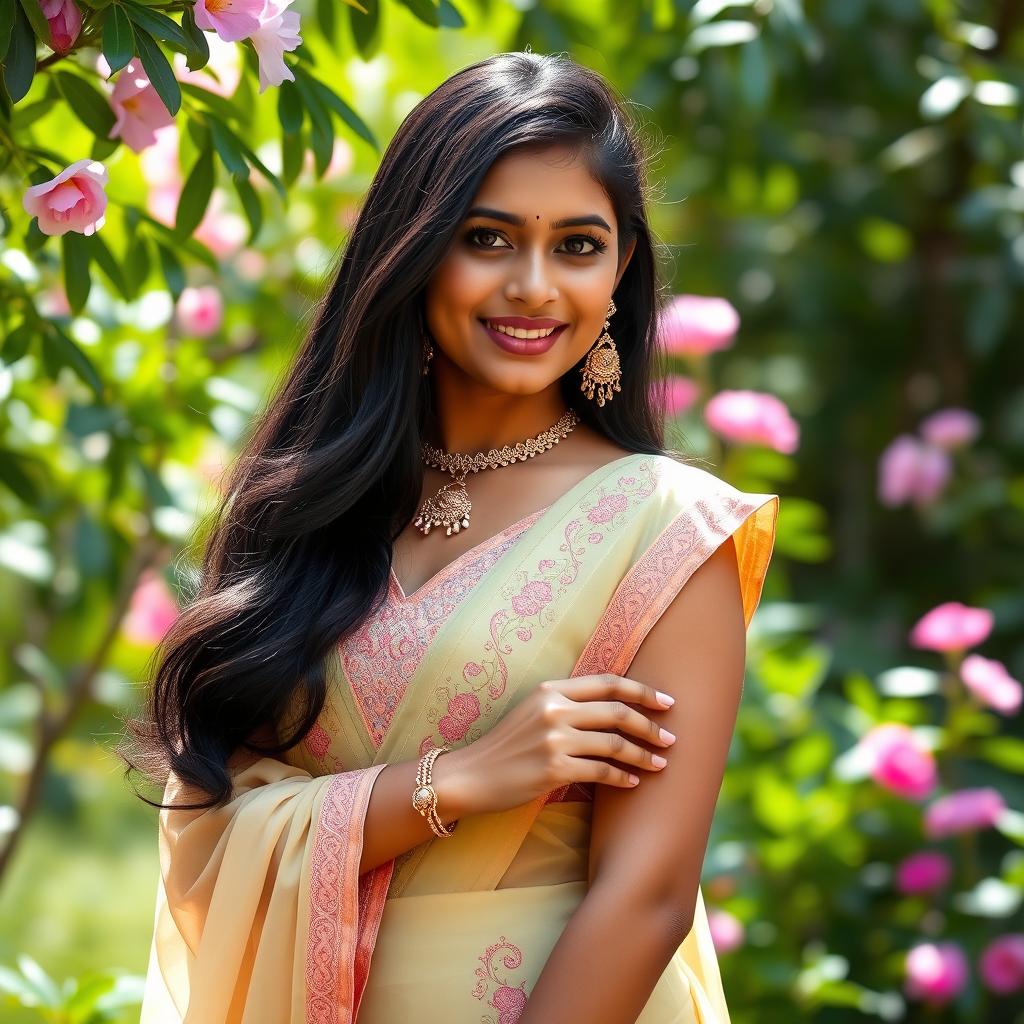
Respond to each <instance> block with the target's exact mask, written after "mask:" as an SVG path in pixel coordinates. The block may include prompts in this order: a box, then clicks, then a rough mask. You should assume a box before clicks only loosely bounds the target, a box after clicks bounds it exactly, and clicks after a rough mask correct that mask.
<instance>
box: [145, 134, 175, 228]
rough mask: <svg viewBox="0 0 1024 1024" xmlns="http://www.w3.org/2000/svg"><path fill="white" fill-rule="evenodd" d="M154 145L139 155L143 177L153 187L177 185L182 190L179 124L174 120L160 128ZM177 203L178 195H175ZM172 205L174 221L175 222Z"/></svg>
mask: <svg viewBox="0 0 1024 1024" xmlns="http://www.w3.org/2000/svg"><path fill="white" fill-rule="evenodd" d="M155 135H156V139H155V140H154V142H153V145H151V146H147V147H146V149H144V150H143V151H142V153H141V154H140V155H139V166H140V168H141V170H142V177H143V180H144V181H145V182H146V184H147V185H148V186H149V187H150V188H151V189H154V188H160V187H162V186H167V185H170V186H175V187H176V190H177V191H181V185H182V177H181V165H180V162H179V160H178V126H177V125H176V124H175V123H174V122H173V121H172V122H171V124H169V125H167V127H166V128H158V129H157V130H156V132H155ZM175 203H177V197H176V196H175ZM173 209H174V208H173V207H172V223H173Z"/></svg>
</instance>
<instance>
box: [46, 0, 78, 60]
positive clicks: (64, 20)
mask: <svg viewBox="0 0 1024 1024" xmlns="http://www.w3.org/2000/svg"><path fill="white" fill-rule="evenodd" d="M39 6H40V8H41V9H42V12H43V16H44V17H45V18H46V20H47V22H49V25H50V39H51V42H52V45H53V49H54V50H55V51H56V52H57V53H67V52H68V50H70V49H71V47H72V46H74V45H75V42H76V41H77V40H78V33H79V32H81V31H82V12H81V11H80V10H79V9H78V7H77V6H76V5H75V3H74V2H73V0H39Z"/></svg>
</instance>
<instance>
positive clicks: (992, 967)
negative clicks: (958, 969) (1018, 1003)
mask: <svg viewBox="0 0 1024 1024" xmlns="http://www.w3.org/2000/svg"><path fill="white" fill-rule="evenodd" d="M978 969H979V972H980V974H981V980H982V981H983V982H984V983H985V985H986V986H987V987H988V988H990V989H991V990H992V991H993V992H998V993H999V994H1000V995H1010V994H1012V993H1014V992H1019V991H1020V990H1021V989H1022V988H1024V934H1022V933H1020V932H1016V933H1014V934H1011V935H1000V936H999V938H997V939H993V940H992V942H990V943H989V944H988V946H986V947H985V950H984V952H983V953H982V954H981V960H980V961H979V963H978Z"/></svg>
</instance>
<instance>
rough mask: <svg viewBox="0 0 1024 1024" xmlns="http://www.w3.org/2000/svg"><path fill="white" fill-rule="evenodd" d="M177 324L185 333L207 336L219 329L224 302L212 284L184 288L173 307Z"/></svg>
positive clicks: (222, 316)
mask: <svg viewBox="0 0 1024 1024" xmlns="http://www.w3.org/2000/svg"><path fill="white" fill-rule="evenodd" d="M175 314H176V315H177V318H178V326H179V327H180V328H181V330H182V332H183V333H185V334H190V335H193V336H194V337H197V338H208V337H209V336H210V335H211V334H214V333H215V332H216V331H217V330H219V329H220V325H221V322H222V321H223V319H224V303H223V300H222V299H221V297H220V292H219V291H218V290H217V289H216V288H215V287H214V286H213V285H212V284H208V285H204V286H203V287H202V288H186V289H184V291H182V293H181V297H180V298H179V299H178V305H177V306H176V307H175Z"/></svg>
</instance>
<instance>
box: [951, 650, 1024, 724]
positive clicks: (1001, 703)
mask: <svg viewBox="0 0 1024 1024" xmlns="http://www.w3.org/2000/svg"><path fill="white" fill-rule="evenodd" d="M960 678H961V679H963V681H964V686H966V687H967V689H968V690H970V691H971V693H973V694H974V695H975V696H976V697H977V698H978V699H979V700H980V701H981V702H982V704H987V705H988V706H989V707H990V708H995V710H996V711H998V712H999V713H1000V714H1003V715H1015V714H1016V713H1017V712H1018V711H1019V710H1020V704H1021V685H1020V683H1019V682H1018V681H1017V680H1016V679H1014V678H1013V676H1011V675H1010V673H1009V672H1007V671H1006V666H1005V665H1004V664H1003V663H1002V662H1001V661H996V660H995V659H994V658H983V657H982V656H981V655H980V654H968V655H967V657H966V658H964V660H963V664H962V665H961V666H960Z"/></svg>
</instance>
